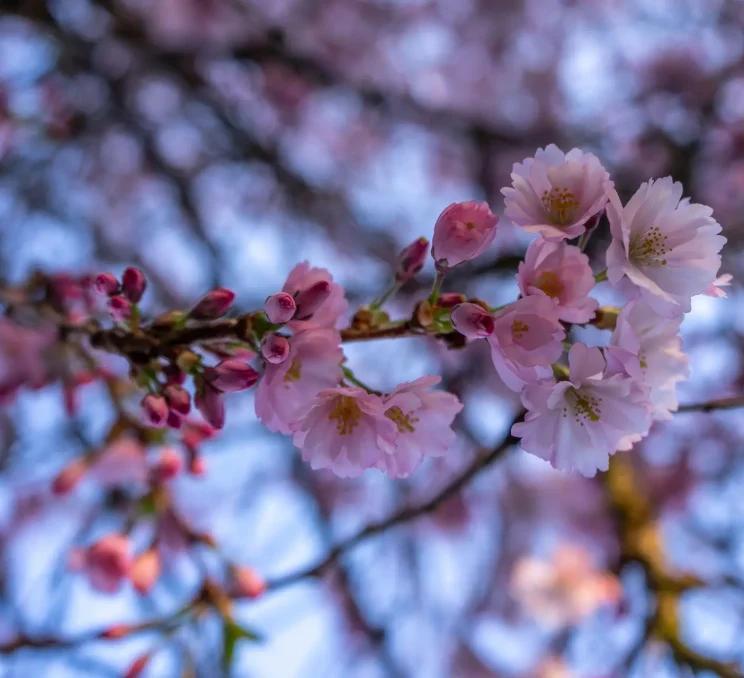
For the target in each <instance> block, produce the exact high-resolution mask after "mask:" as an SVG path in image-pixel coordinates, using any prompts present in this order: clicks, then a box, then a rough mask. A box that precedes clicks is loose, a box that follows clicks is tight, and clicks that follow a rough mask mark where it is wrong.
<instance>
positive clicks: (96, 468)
mask: <svg viewBox="0 0 744 678" xmlns="http://www.w3.org/2000/svg"><path fill="white" fill-rule="evenodd" d="M145 455H146V450H145V447H144V446H143V445H142V443H141V442H140V441H139V440H137V439H136V438H134V437H131V436H128V435H127V436H122V437H119V438H116V439H115V440H113V441H112V442H110V443H109V444H108V445H107V446H106V447H105V448H104V450H103V452H102V453H101V455H100V456H99V457H98V458H97V459H96V461H95V462H94V463H93V464H92V465H91V467H90V473H91V475H92V476H93V477H94V478H95V480H96V481H97V482H98V483H100V484H101V485H103V486H104V487H113V486H116V485H124V484H127V483H136V484H140V483H144V482H145V481H146V480H147V459H146V456H145Z"/></svg>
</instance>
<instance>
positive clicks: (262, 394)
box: [255, 329, 343, 434]
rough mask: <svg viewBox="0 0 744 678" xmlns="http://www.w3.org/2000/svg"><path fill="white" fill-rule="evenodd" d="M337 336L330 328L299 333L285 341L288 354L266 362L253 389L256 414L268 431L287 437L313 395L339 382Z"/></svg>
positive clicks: (340, 359)
mask: <svg viewBox="0 0 744 678" xmlns="http://www.w3.org/2000/svg"><path fill="white" fill-rule="evenodd" d="M340 343H341V337H340V336H339V334H338V332H336V331H335V330H332V329H317V330H307V331H304V332H300V333H299V334H296V335H295V336H293V337H291V338H290V339H289V355H288V356H287V359H286V360H284V361H283V362H281V363H275V364H272V363H267V365H266V369H265V371H264V374H263V377H262V378H261V380H260V381H259V382H258V388H257V390H256V405H255V406H256V415H257V416H258V418H259V419H260V420H261V421H262V422H263V424H264V426H266V428H268V429H269V430H270V431H276V432H279V433H285V434H289V433H291V431H292V428H291V427H292V424H293V423H294V422H295V421H297V420H298V419H299V418H300V417H302V416H303V415H304V414H305V413H306V412H307V410H308V409H309V407H310V405H311V404H312V401H313V398H314V397H315V395H316V393H318V391H320V390H322V389H326V388H330V387H333V386H336V385H337V384H338V383H339V382H340V381H341V361H342V360H343V353H342V351H341V346H340Z"/></svg>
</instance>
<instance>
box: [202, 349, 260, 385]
mask: <svg viewBox="0 0 744 678" xmlns="http://www.w3.org/2000/svg"><path fill="white" fill-rule="evenodd" d="M252 358H253V353H251V357H250V358H249V360H250V359H252ZM258 378H259V374H258V372H256V370H254V369H253V368H252V367H251V366H250V365H249V364H248V360H246V359H245V358H242V357H233V358H225V360H221V361H220V362H219V363H218V364H217V365H216V366H215V367H207V368H205V369H204V380H205V381H206V382H207V383H208V384H209V385H210V386H211V387H212V388H215V389H217V390H218V391H223V392H224V393H233V392H235V391H244V390H245V389H247V388H250V387H251V386H253V385H254V384H255V383H256V382H257V381H258Z"/></svg>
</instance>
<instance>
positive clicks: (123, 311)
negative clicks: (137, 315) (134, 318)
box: [108, 294, 132, 320]
mask: <svg viewBox="0 0 744 678" xmlns="http://www.w3.org/2000/svg"><path fill="white" fill-rule="evenodd" d="M108 308H109V313H111V317H112V318H113V319H114V320H126V319H127V318H128V317H129V316H130V315H132V303H131V302H130V301H129V299H127V298H126V297H122V296H121V295H118V294H117V295H116V296H113V297H111V298H110V299H109V304H108Z"/></svg>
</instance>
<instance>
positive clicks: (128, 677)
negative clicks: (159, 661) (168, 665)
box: [124, 652, 150, 678]
mask: <svg viewBox="0 0 744 678" xmlns="http://www.w3.org/2000/svg"><path fill="white" fill-rule="evenodd" d="M149 661H150V653H149V652H146V653H145V654H142V655H140V656H139V657H137V658H136V659H135V660H134V661H133V662H132V663H131V664H130V665H129V668H127V670H126V671H125V673H124V678H139V676H140V675H141V674H142V672H143V671H144V670H145V669H146V668H147V664H148V662H149Z"/></svg>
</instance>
